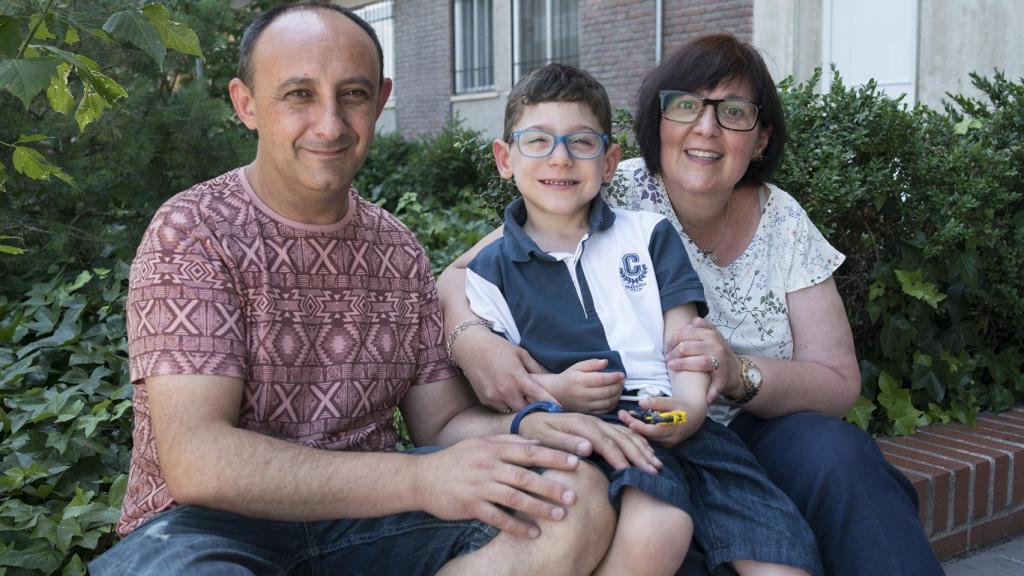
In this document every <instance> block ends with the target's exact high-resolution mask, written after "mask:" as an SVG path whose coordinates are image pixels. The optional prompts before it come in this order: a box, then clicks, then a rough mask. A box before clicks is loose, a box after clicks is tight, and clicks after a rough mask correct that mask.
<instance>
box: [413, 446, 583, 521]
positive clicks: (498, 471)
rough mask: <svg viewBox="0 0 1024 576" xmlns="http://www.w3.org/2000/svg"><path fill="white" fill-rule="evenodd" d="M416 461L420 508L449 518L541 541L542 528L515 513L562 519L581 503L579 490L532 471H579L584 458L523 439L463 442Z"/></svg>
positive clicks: (415, 488)
mask: <svg viewBox="0 0 1024 576" xmlns="http://www.w3.org/2000/svg"><path fill="white" fill-rule="evenodd" d="M416 459H417V462H418V465H419V470H418V473H417V474H415V476H414V478H415V482H416V485H415V486H414V488H413V489H414V490H415V491H416V493H417V494H418V495H420V501H421V506H420V507H421V508H422V509H423V510H425V511H427V512H428V513H430V514H433V515H434V516H437V517H438V518H442V519H444V520H461V519H466V518H473V519H476V520H480V521H481V522H486V523H487V524H490V525H492V526H494V527H495V528H498V529H500V530H503V531H507V532H509V533H511V534H513V535H514V536H518V537H521V538H536V537H537V536H539V535H540V528H538V527H537V526H536V525H535V524H532V523H530V522H528V521H527V519H525V518H522V517H518V518H517V517H515V516H513V514H514V513H515V512H521V513H523V514H525V515H526V516H529V517H534V518H548V519H551V520H556V521H557V520H561V519H563V518H565V515H566V513H567V511H566V508H565V506H568V505H571V504H572V503H573V502H575V501H576V493H575V492H574V491H572V490H570V489H569V488H567V487H566V486H564V485H562V484H559V483H558V482H554V481H552V480H549V479H547V478H545V477H543V476H541V475H540V474H538V473H537V472H534V471H533V470H531V469H530V468H532V467H542V468H548V469H554V470H575V469H576V467H577V466H578V465H579V458H578V457H576V456H574V455H572V454H567V453H565V452H562V451H559V450H553V449H550V448H545V447H543V446H540V445H539V443H538V442H537V441H534V440H527V439H525V438H521V437H519V436H513V435H504V436H491V437H488V438H474V439H471V440H464V441H462V442H459V443H457V444H455V445H453V446H450V447H448V448H445V449H444V450H440V451H438V452H434V453H431V454H427V455H423V456H416ZM501 507H505V508H508V509H510V510H511V512H509V511H507V510H504V509H502V508H501Z"/></svg>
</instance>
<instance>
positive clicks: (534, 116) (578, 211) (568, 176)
mask: <svg viewBox="0 0 1024 576" xmlns="http://www.w3.org/2000/svg"><path fill="white" fill-rule="evenodd" d="M515 128H516V130H517V131H522V130H543V131H544V132H547V133H549V135H550V136H553V137H556V138H557V137H559V136H564V135H567V134H576V133H590V134H598V135H600V134H601V133H602V130H601V123H600V121H598V119H597V116H596V115H595V114H594V113H593V111H591V110H590V107H589V106H587V105H586V104H584V103H582V102H541V103H539V104H532V105H529V106H526V107H525V108H523V111H522V116H521V117H520V118H519V122H518V123H517V125H516V126H515ZM527 145H528V143H526V142H519V143H517V142H514V141H513V142H504V141H502V140H495V141H494V160H495V163H496V164H497V166H498V172H499V173H500V174H501V177H502V178H506V179H507V178H512V177H515V181H516V187H517V188H518V189H519V193H520V194H522V196H523V200H524V202H525V203H526V209H527V213H528V220H527V221H528V223H529V224H530V227H531V228H538V227H540V228H542V229H544V230H547V231H549V232H555V233H557V232H568V231H570V230H579V229H583V230H586V227H587V222H588V216H589V213H590V201H591V200H593V198H594V196H596V195H597V194H598V192H600V190H601V184H602V182H607V181H610V180H611V178H612V176H614V174H615V167H616V165H617V164H618V159H619V154H620V151H619V147H618V145H616V144H610V145H608V146H607V149H606V150H604V152H603V153H601V154H600V155H599V156H597V157H596V158H592V159H578V158H574V157H573V156H572V155H571V154H570V153H569V149H568V146H570V142H568V141H565V140H562V141H560V142H557V143H556V144H555V148H554V150H553V151H552V152H551V154H549V155H547V156H544V157H542V158H531V157H528V156H526V155H524V154H523V153H522V151H521V150H523V148H520V146H527Z"/></svg>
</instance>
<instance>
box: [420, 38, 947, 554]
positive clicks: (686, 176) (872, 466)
mask: <svg viewBox="0 0 1024 576" xmlns="http://www.w3.org/2000/svg"><path fill="white" fill-rule="evenodd" d="M636 138H637V142H638V144H639V146H640V149H641V153H642V155H643V157H642V158H638V159H633V160H627V161H625V162H623V163H622V164H621V165H620V167H619V169H618V172H617V176H616V179H615V182H614V183H613V185H612V186H611V187H610V188H609V189H608V190H607V191H606V198H607V200H608V202H609V203H610V204H612V205H617V206H620V207H622V208H627V209H633V210H649V211H654V212H658V213H660V214H662V215H664V216H665V217H666V218H668V219H669V220H670V221H671V222H673V224H674V225H675V227H676V229H677V231H678V232H679V234H680V236H681V237H682V238H683V243H684V245H685V246H686V249H687V252H688V254H689V257H690V260H691V262H692V263H693V265H694V267H695V268H696V269H697V272H698V274H699V275H700V277H701V281H702V282H703V283H704V291H705V295H706V297H707V299H708V305H709V308H710V313H709V314H708V316H707V318H706V319H697V320H695V321H694V322H693V323H692V324H691V325H690V326H689V327H687V328H686V329H684V330H682V331H681V332H680V333H679V334H677V335H676V338H674V339H673V341H672V342H671V343H670V346H671V348H670V351H669V359H670V361H669V367H670V368H672V369H676V370H698V371H707V372H709V373H710V374H711V378H712V384H711V390H710V392H709V401H712V400H713V401H714V404H713V405H712V406H711V407H710V408H709V417H712V418H714V419H715V420H718V421H719V422H722V423H724V424H728V425H729V426H730V428H731V429H732V430H734V431H735V432H736V433H737V434H739V436H740V437H741V438H742V439H743V440H744V442H746V443H747V445H748V446H749V447H750V449H751V451H752V452H753V453H754V455H755V456H756V457H757V459H758V461H759V463H760V464H761V465H762V466H763V467H764V468H765V470H766V471H767V473H768V476H769V477H770V478H771V479H772V481H773V482H775V483H776V484H777V485H778V486H779V487H780V488H782V490H783V491H784V492H786V494H788V495H789V496H790V498H792V499H793V501H794V502H795V503H796V505H797V507H798V508H799V509H800V510H801V512H802V513H803V514H804V516H805V517H806V519H807V520H808V523H809V524H810V525H811V528H812V529H813V530H814V532H815V535H816V537H817V539H818V543H819V547H820V550H821V555H822V560H823V561H824V564H825V571H826V573H828V574H941V573H942V571H941V568H940V566H939V564H938V561H937V560H936V558H935V555H934V553H933V552H932V550H931V547H930V545H929V544H928V541H927V538H926V537H925V535H924V533H923V532H922V530H921V526H920V523H919V522H918V517H917V505H916V500H915V499H916V496H915V493H914V491H913V488H912V487H911V485H910V483H909V482H908V481H907V480H906V478H904V477H903V475H902V474H901V473H900V472H899V471H897V470H896V469H895V468H893V467H892V466H891V465H889V464H888V463H887V462H886V461H885V460H884V458H883V457H882V455H881V452H880V451H879V450H878V447H877V446H876V445H875V443H874V441H873V440H872V439H871V438H870V437H869V436H868V435H867V434H865V433H863V432H862V431H860V430H859V429H857V428H855V427H854V426H851V425H849V424H847V423H845V422H843V421H842V420H840V419H839V417H841V416H842V415H843V414H845V413H846V411H847V410H849V408H850V407H851V406H852V405H853V403H854V402H855V401H856V399H857V396H858V394H859V391H860V374H859V370H858V367H857V360H856V356H855V354H854V346H853V338H852V335H851V332H850V327H849V323H848V321H847V318H846V314H845V311H844V308H843V304H842V300H841V299H840V297H839V293H838V291H837V289H836V285H835V281H834V280H833V278H832V273H833V272H834V271H835V269H836V268H838V267H839V265H840V264H841V263H842V261H843V258H844V257H843V255H842V254H839V253H838V252H837V251H836V250H835V249H834V248H832V247H831V246H830V245H829V244H828V242H827V241H826V240H825V239H824V238H823V237H822V236H821V234H820V232H818V230H817V229H816V228H815V227H814V225H813V224H812V223H811V222H810V220H809V219H808V218H807V215H806V213H805V212H804V211H803V209H802V208H801V207H800V205H799V204H798V203H797V202H796V200H794V199H793V198H792V197H791V196H790V195H789V194H787V193H786V192H784V191H783V190H780V189H779V188H777V187H775V186H773V185H770V184H767V183H766V181H767V180H768V178H770V177H771V175H772V173H773V172H774V170H775V168H776V167H777V166H778V165H779V161H780V159H781V156H782V150H783V145H784V142H785V120H784V118H783V113H782V106H781V103H780V102H779V97H778V93H777V92H776V89H775V84H774V81H773V80H772V78H771V76H770V74H769V73H768V71H767V68H766V66H765V65H764V61H763V60H762V59H761V57H760V55H759V54H758V53H757V51H756V50H754V49H753V48H752V47H751V46H750V45H748V44H746V43H743V42H740V41H738V40H736V39H735V38H734V37H732V36H729V35H711V36H704V37H701V38H698V39H696V40H694V41H692V42H690V43H689V44H687V45H686V46H684V47H682V48H681V49H680V50H678V51H676V52H675V53H673V54H672V55H671V56H669V57H668V58H667V59H665V60H664V61H663V62H662V63H661V64H659V65H658V66H657V67H656V68H655V69H653V70H652V71H651V72H650V73H649V74H648V75H647V77H646V78H645V80H644V82H643V84H642V86H641V88H640V91H639V93H638V110H637V114H636ZM497 233H498V231H496V232H495V234H492V236H493V235H496V234H497ZM489 239H490V238H488V239H485V240H483V241H481V242H482V243H487V242H488V241H489ZM476 249H477V247H475V248H474V250H473V251H471V252H470V253H469V254H468V255H467V256H468V257H472V254H473V253H474V252H475V250H476ZM466 262H468V258H467V257H466V256H464V257H463V258H460V259H459V260H457V261H456V262H455V263H454V264H453V265H452V266H451V267H449V269H448V270H446V271H445V273H444V274H443V275H442V278H441V280H440V284H439V285H440V287H441V293H442V301H443V303H444V308H445V309H444V312H445V322H446V328H447V329H449V330H453V329H455V328H456V327H457V326H458V325H459V324H460V323H462V322H464V321H465V320H468V319H472V318H473V316H472V313H471V312H469V310H468V307H467V305H466V302H465V297H464V295H463V288H462V283H463V282H464V280H463V278H464V272H462V270H461V269H460V267H464V266H465V263H466ZM462 331H465V328H463V330H462ZM460 332H461V331H460ZM510 348H513V347H512V346H511V345H510V344H507V343H505V341H504V340H503V339H502V338H501V337H499V336H496V335H492V334H490V333H489V332H488V331H486V330H479V329H474V330H471V331H466V333H465V334H463V335H462V337H461V339H459V341H458V343H457V345H455V346H453V347H452V353H453V358H454V360H455V361H456V362H457V363H458V364H459V365H460V366H461V367H462V368H463V370H464V371H465V372H466V374H467V376H468V377H469V378H470V380H471V381H472V382H473V386H474V389H475V390H476V392H477V394H478V395H479V396H480V397H481V399H482V400H483V401H484V402H485V403H487V404H488V405H490V406H492V407H494V408H497V409H518V408H519V407H521V406H522V405H523V404H524V402H525V401H526V400H536V399H547V394H546V392H545V391H544V390H543V388H541V387H540V386H539V385H538V384H537V383H536V382H535V381H533V379H532V378H531V377H530V375H529V374H530V373H536V372H538V371H540V370H541V368H540V367H539V366H537V365H536V363H535V362H534V361H533V360H532V359H531V358H529V357H528V355H526V354H525V353H524V352H522V351H521V350H518V349H515V350H510ZM524 398H525V399H524ZM741 406H742V407H741ZM766 521H768V522H770V521H771V520H770V519H766ZM684 568H687V569H692V568H693V566H692V565H691V563H689V562H688V564H687V566H684Z"/></svg>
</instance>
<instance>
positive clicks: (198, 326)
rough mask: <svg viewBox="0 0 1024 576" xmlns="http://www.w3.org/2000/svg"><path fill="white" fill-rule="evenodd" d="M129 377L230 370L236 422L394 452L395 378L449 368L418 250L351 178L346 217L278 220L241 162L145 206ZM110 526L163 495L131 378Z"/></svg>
mask: <svg viewBox="0 0 1024 576" xmlns="http://www.w3.org/2000/svg"><path fill="white" fill-rule="evenodd" d="M127 308H128V309H127V317H128V343H129V345H128V348H129V356H130V359H131V378H132V382H134V383H136V384H138V383H139V382H140V381H142V380H143V379H144V378H147V377H149V376H156V375H165V374H204V375H219V376H233V377H238V378H243V379H245V390H244V394H243V399H242V407H241V411H240V413H239V418H238V426H240V427H242V428H246V429H249V430H253V431H256V432H260V433H262V434H267V435H269V436H274V437H276V438H282V439H285V440H289V441H292V442H297V443H300V444H304V445H306V446H313V447H316V448H321V449H326V450H393V449H394V448H395V445H396V442H397V438H396V435H395V433H394V429H393V427H392V415H393V412H394V409H395V407H396V406H397V405H398V402H399V400H400V399H401V398H402V397H403V396H404V395H405V393H406V391H407V390H408V389H409V386H412V385H418V384H427V383H430V382H436V381H439V380H443V379H446V378H450V377H452V376H453V375H454V372H453V370H452V368H450V367H449V365H448V363H447V361H446V356H445V352H444V347H443V345H442V334H443V328H442V323H441V309H440V306H439V305H438V301H437V292H436V289H435V287H434V281H433V276H432V274H431V269H430V262H429V261H428V260H427V257H426V255H425V253H424V251H423V248H422V246H420V244H419V243H418V242H417V241H416V238H415V237H414V236H413V234H412V233H411V232H410V231H409V230H408V229H407V228H406V227H405V226H403V225H402V224H401V222H399V221H398V220H397V219H396V218H395V217H394V216H392V215H391V214H388V213H387V212H386V211H385V210H384V209H382V208H380V207H379V206H376V205H374V204H371V203H369V202H367V201H366V200H364V199H362V198H360V197H359V196H358V195H357V194H356V193H355V191H354V190H353V191H352V192H351V194H350V201H349V209H348V213H347V214H346V215H345V217H344V218H343V219H342V220H341V221H340V222H337V223H335V224H330V225H325V226H316V225H308V224H301V223H299V222H294V221H291V220H288V219H286V218H284V217H282V216H280V215H278V214H276V213H274V212H273V211H272V210H270V209H269V208H268V207H267V206H266V205H265V204H264V203H263V201H262V200H260V198H259V197H258V196H257V195H256V194H255V193H254V192H253V190H252V187H251V186H250V185H249V183H248V181H247V180H246V178H245V173H244V169H241V168H240V169H237V170H234V171H232V172H229V173H227V174H224V175H222V176H219V177H217V178H214V179H212V180H209V181H207V182H203V183H201V184H198V185H196V186H194V187H192V188H190V189H189V190H186V191H185V192H182V193H181V194H178V195H177V196H175V197H174V198H171V199H170V200H168V201H167V203H166V204H164V205H163V206H162V207H161V208H160V210H159V211H158V212H157V213H156V215H155V216H154V217H153V221H152V223H151V224H150V226H149V229H148V230H147V231H146V233H145V235H144V236H143V239H142V242H141V244H140V245H139V249H138V252H137V254H136V256H135V261H134V262H133V263H132V271H131V279H130V288H129V291H128V304H127ZM133 408H134V411H135V432H134V442H135V444H134V447H133V449H132V462H131V473H130V475H129V480H128V491H127V493H126V494H125V498H124V504H123V510H122V515H121V522H120V524H119V525H118V533H119V534H121V535H122V536H124V535H127V534H128V533H129V532H131V531H132V530H133V529H134V528H135V527H137V526H138V525H139V524H141V523H142V522H144V521H145V520H147V519H148V518H150V517H151V516H152V515H154V514H156V513H157V512H160V511H162V510H164V509H166V508H169V507H171V506H173V505H174V501H173V499H172V498H171V496H170V494H169V493H168V491H167V485H166V483H165V482H164V478H163V474H162V472H161V470H160V461H159V458H158V457H157V452H156V442H155V440H154V438H153V433H152V425H151V423H150V417H149V406H148V398H147V395H146V392H145V389H144V388H141V387H136V388H135V395H134V402H133Z"/></svg>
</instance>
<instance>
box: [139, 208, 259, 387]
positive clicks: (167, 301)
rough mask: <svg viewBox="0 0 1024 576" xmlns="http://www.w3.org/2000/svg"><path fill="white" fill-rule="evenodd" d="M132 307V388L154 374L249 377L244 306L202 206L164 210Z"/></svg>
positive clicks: (149, 233) (142, 261)
mask: <svg viewBox="0 0 1024 576" xmlns="http://www.w3.org/2000/svg"><path fill="white" fill-rule="evenodd" d="M128 286H129V287H128V298H127V304H126V316H127V328H128V356H129V370H130V373H131V379H132V382H133V383H138V382H140V381H141V380H143V379H144V378H148V377H150V376H162V375H172V374H173V375H177V374H203V375H211V376H230V377H237V378H244V377H245V375H246V373H247V359H246V345H245V344H246V334H245V324H244V322H243V321H242V314H243V310H242V303H241V298H240V296H239V293H238V291H237V289H236V285H235V281H234V280H233V278H232V275H231V273H230V271H229V268H228V265H227V263H226V262H225V259H224V257H223V252H222V251H221V250H220V249H219V247H218V245H217V242H216V238H215V237H214V235H213V234H212V233H211V231H210V230H209V229H208V228H207V227H206V226H205V223H204V221H203V218H202V217H201V214H200V211H199V209H198V206H197V205H196V204H194V203H191V202H189V201H187V200H178V201H176V202H175V201H172V202H171V203H168V204H166V205H165V206H163V207H162V208H161V209H160V210H159V211H158V213H157V214H156V215H155V216H154V218H153V222H152V223H151V224H150V226H149V228H148V229H147V230H146V233H145V234H144V236H143V239H142V242H141V243H140V245H139V249H138V251H137V253H136V255H135V260H134V261H133V262H132V269H131V273H130V275H129V285H128Z"/></svg>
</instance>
